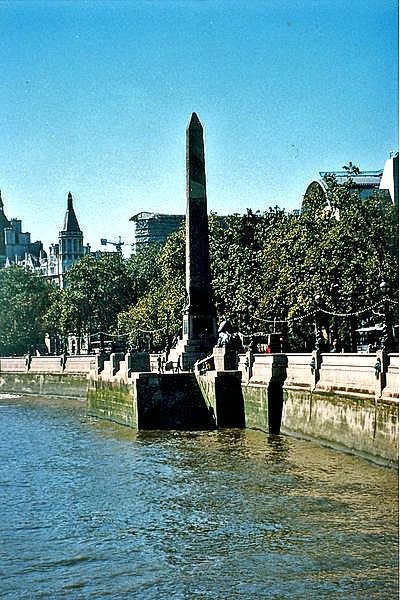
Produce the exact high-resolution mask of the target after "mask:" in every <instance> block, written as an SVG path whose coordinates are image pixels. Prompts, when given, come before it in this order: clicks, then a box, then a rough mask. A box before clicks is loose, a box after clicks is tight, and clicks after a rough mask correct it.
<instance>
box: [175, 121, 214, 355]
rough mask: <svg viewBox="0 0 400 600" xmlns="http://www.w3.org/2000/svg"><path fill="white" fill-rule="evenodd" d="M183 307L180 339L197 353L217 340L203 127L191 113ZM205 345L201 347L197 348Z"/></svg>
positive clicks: (187, 147)
mask: <svg viewBox="0 0 400 600" xmlns="http://www.w3.org/2000/svg"><path fill="white" fill-rule="evenodd" d="M186 294H187V299H186V306H185V309H184V313H183V336H182V337H183V340H185V341H189V342H190V341H191V342H192V344H190V345H191V346H192V347H193V348H194V346H196V347H198V349H199V353H202V352H203V353H204V352H208V351H209V350H210V349H211V348H212V346H213V345H214V344H215V341H216V333H217V327H216V311H215V307H214V304H213V300H212V288H211V269H210V251H209V239H208V214H207V194H206V171H205V159H204V140H203V127H202V125H201V123H200V121H199V118H198V116H197V115H196V113H193V114H192V116H191V119H190V122H189V125H188V127H187V129H186ZM201 346H204V348H200V347H201Z"/></svg>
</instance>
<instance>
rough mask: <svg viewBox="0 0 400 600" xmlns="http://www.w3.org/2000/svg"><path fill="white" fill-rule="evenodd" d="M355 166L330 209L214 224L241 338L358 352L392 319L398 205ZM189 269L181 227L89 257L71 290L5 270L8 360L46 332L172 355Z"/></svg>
mask: <svg viewBox="0 0 400 600" xmlns="http://www.w3.org/2000/svg"><path fill="white" fill-rule="evenodd" d="M350 167H351V170H349V180H348V183H347V184H345V185H340V186H339V185H337V183H336V181H335V179H334V178H333V177H331V176H328V177H326V185H327V188H328V204H326V200H325V198H324V197H322V195H321V194H318V191H316V192H315V194H313V195H310V196H309V197H308V198H307V202H306V203H305V205H304V206H303V210H302V213H301V214H300V215H294V214H291V213H290V214H289V213H286V212H285V211H284V210H281V209H280V208H278V207H275V208H270V209H269V210H267V211H266V212H264V213H262V214H261V213H259V212H257V213H254V212H252V211H251V210H247V212H246V214H244V215H238V214H235V215H230V216H228V217H226V218H225V219H223V220H222V219H221V218H218V217H217V216H216V215H211V216H210V219H209V223H210V256H211V269H212V279H213V287H214V295H215V304H216V307H217V313H218V319H219V320H223V319H224V318H229V319H230V320H231V321H232V322H233V323H234V324H235V326H236V327H237V328H238V329H239V330H240V331H241V332H243V333H250V332H251V331H253V332H254V331H264V332H266V331H268V330H270V331H271V330H273V328H274V327H276V328H277V329H284V330H285V331H286V332H287V334H288V337H289V339H290V343H291V349H292V350H304V349H307V350H310V349H311V348H312V347H313V345H314V343H315V328H316V326H317V327H318V328H319V329H321V330H323V331H324V333H325V335H328V334H329V332H330V334H331V337H333V336H339V337H340V338H341V339H342V340H343V341H344V343H345V344H346V346H347V349H351V348H352V347H353V349H354V340H353V339H352V335H351V334H352V332H354V329H355V328H356V327H357V325H358V326H359V325H360V324H362V323H371V324H372V323H374V322H378V321H382V320H383V316H382V314H380V312H382V311H381V306H382V301H383V298H382V291H381V289H380V285H379V284H380V282H382V281H386V282H387V284H388V287H389V290H390V295H391V297H392V300H393V301H395V300H396V290H397V289H398V250H397V248H398V215H397V207H393V206H392V204H391V203H390V202H389V201H388V200H387V199H386V198H385V197H384V196H382V195H380V194H378V193H377V194H375V195H372V196H371V197H369V198H367V199H365V200H361V199H360V197H359V195H358V194H357V193H354V192H353V191H352V186H351V174H353V173H355V171H354V167H353V166H352V165H350ZM350 167H349V169H350ZM184 260H185V234H184V228H182V229H180V230H179V231H177V232H176V233H174V234H173V235H172V236H170V238H169V239H168V240H167V242H166V243H165V245H163V246H161V245H154V246H152V247H150V248H147V249H146V250H145V251H141V252H138V253H137V254H135V255H134V256H132V257H131V258H130V259H124V258H123V257H122V256H121V255H120V254H116V253H112V254H109V253H102V254H99V255H96V256H88V257H85V258H83V259H81V260H80V261H79V262H77V263H75V264H74V265H73V266H72V267H71V268H70V269H69V271H68V273H67V277H66V282H67V286H66V288H65V289H63V290H58V289H55V288H52V287H51V286H49V285H48V284H46V283H45V282H44V281H43V279H41V278H39V277H36V276H35V275H32V274H31V273H27V272H26V271H24V270H23V269H21V268H9V269H3V270H2V271H0V301H1V305H0V352H1V353H2V354H7V353H11V352H14V353H22V352H25V351H26V350H27V348H28V347H29V346H31V345H33V346H38V345H40V343H41V342H42V340H43V335H44V332H45V331H47V332H48V333H50V334H52V335H55V336H59V337H61V338H65V337H66V336H67V335H68V334H71V333H72V334H75V335H77V336H81V335H88V334H93V333H95V332H98V331H104V332H110V333H114V334H115V335H120V336H124V337H125V339H126V340H127V341H128V343H129V344H131V345H133V346H135V345H137V344H141V345H144V344H145V345H146V346H148V347H150V346H154V347H157V348H162V347H163V346H164V345H165V343H166V341H167V340H166V337H167V334H168V335H169V336H172V334H175V333H176V332H177V331H178V329H179V327H180V325H181V321H182V314H181V311H182V307H183V305H184V301H185V269H184ZM396 307H397V304H396V303H395V302H393V305H392V308H393V310H396ZM343 315H347V316H343Z"/></svg>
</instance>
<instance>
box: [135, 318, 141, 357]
mask: <svg viewBox="0 0 400 600" xmlns="http://www.w3.org/2000/svg"><path fill="white" fill-rule="evenodd" d="M135 325H136V348H137V351H138V352H140V337H139V336H140V333H139V321H135Z"/></svg>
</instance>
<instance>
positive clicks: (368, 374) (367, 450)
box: [239, 352, 399, 463]
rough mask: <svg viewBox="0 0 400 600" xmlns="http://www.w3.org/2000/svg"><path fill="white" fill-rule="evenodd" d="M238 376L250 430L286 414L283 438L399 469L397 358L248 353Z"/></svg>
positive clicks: (267, 426) (267, 427) (264, 426)
mask: <svg viewBox="0 0 400 600" xmlns="http://www.w3.org/2000/svg"><path fill="white" fill-rule="evenodd" d="M239 369H240V370H241V372H242V377H243V386H242V387H243V396H244V405H245V411H246V426H247V427H253V428H257V429H262V430H264V431H270V432H271V417H272V418H276V417H277V416H278V418H279V415H281V427H280V431H281V432H282V433H287V434H291V435H297V436H302V437H305V438H309V439H313V440H318V441H320V442H323V443H327V444H331V445H335V446H338V447H342V448H344V449H347V450H348V451H352V452H356V453H358V454H361V455H365V456H366V457H369V458H374V459H376V460H382V461H384V462H386V463H387V462H388V463H397V462H398V413H399V402H398V391H399V355H398V354H389V355H386V356H385V355H384V354H383V353H382V352H378V354H377V355H375V354H334V353H332V354H318V353H317V352H313V353H312V355H304V354H287V355H268V354H255V355H251V354H248V355H241V356H240V360H239ZM271 383H272V384H273V385H274V386H275V387H273V388H271ZM279 388H280V389H281V393H280V392H279Z"/></svg>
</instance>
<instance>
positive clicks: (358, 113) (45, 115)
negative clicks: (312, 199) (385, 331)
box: [0, 0, 398, 249]
mask: <svg viewBox="0 0 400 600" xmlns="http://www.w3.org/2000/svg"><path fill="white" fill-rule="evenodd" d="M397 43H398V17H397V1H396V0H353V1H352V2H349V1H348V0H346V1H342V0H301V1H296V0H264V1H263V0H251V1H249V0H243V1H241V0H237V1H235V0H231V1H223V0H219V1H218V0H214V1H211V0H136V1H134V0H132V1H130V2H129V1H128V2H124V1H117V0H114V1H106V0H97V1H91V0H87V1H86V2H80V1H78V0H75V1H66V2H64V1H59V0H49V1H47V2H42V1H40V0H36V1H31V2H25V1H24V0H14V1H4V0H3V1H0V60H1V62H0V64H1V76H0V88H1V110H0V129H1V136H0V188H1V190H2V197H3V201H4V204H5V212H6V215H7V217H8V218H12V217H16V218H20V219H22V225H23V230H24V231H30V232H31V234H32V241H34V240H36V239H41V240H42V241H43V243H44V245H45V249H47V247H48V245H49V244H50V243H52V242H56V241H57V239H58V232H59V230H60V229H61V228H62V223H63V218H64V214H65V210H66V203H67V194H68V192H69V191H71V192H72V194H73V197H74V206H75V211H76V214H77V217H78V221H79V224H80V226H81V229H82V230H83V232H84V241H85V243H90V244H91V246H92V249H98V248H100V247H101V246H100V238H102V237H105V238H108V239H111V240H117V239H118V236H119V235H121V236H122V238H123V240H124V241H125V242H126V243H130V242H132V237H133V224H132V223H130V222H129V218H130V217H131V216H132V215H134V214H135V213H137V212H140V211H143V210H146V211H156V212H166V213H178V214H183V213H184V212H185V129H186V125H187V122H188V120H189V118H190V115H191V113H192V112H193V111H195V112H197V114H198V116H199V118H200V120H201V121H202V123H203V126H204V129H205V149H206V164H207V186H208V190H207V192H208V208H209V210H210V211H215V212H217V213H218V214H229V213H232V212H239V213H244V212H245V211H246V208H247V207H249V208H252V209H253V210H261V211H263V210H267V209H268V207H269V206H275V205H278V206H280V207H282V208H286V209H287V210H291V209H294V208H298V207H299V206H300V203H301V196H302V193H303V192H304V190H305V187H306V185H307V183H308V182H309V181H310V180H311V179H312V178H313V177H315V176H317V174H318V171H321V170H325V171H329V170H338V169H341V167H342V165H344V164H347V163H348V162H349V161H350V160H351V161H352V162H353V163H356V164H357V165H359V166H360V167H361V168H362V169H372V170H376V169H380V168H383V165H384V162H385V160H386V158H387V157H388V154H389V151H390V150H397V149H398V97H397V93H398V78H397V73H398V65H397V61H398V48H397Z"/></svg>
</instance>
